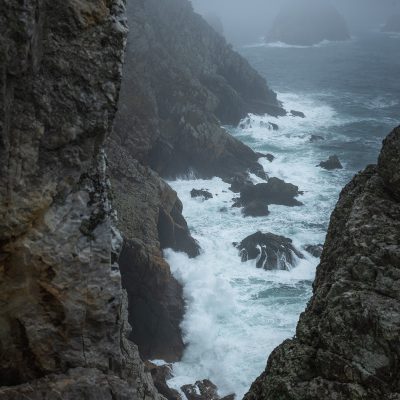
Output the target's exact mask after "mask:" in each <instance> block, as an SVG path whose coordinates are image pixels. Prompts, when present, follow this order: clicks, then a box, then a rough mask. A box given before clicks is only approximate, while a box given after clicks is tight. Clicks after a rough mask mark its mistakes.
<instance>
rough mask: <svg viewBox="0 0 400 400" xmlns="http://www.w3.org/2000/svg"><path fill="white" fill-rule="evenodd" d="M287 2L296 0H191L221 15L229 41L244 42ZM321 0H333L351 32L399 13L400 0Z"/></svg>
mask: <svg viewBox="0 0 400 400" xmlns="http://www.w3.org/2000/svg"><path fill="white" fill-rule="evenodd" d="M288 1H293V0H192V3H193V7H194V9H195V10H196V12H198V13H199V14H202V15H207V16H210V15H211V14H214V15H215V16H217V17H219V19H220V20H221V22H222V24H223V27H224V32H225V36H226V38H227V39H228V41H230V42H232V43H234V44H242V43H249V42H252V41H255V40H257V39H259V38H260V37H263V36H264V35H265V34H266V32H267V31H268V30H269V29H270V27H271V25H272V23H273V21H274V18H275V17H276V15H277V13H278V12H279V10H280V9H281V7H282V6H283V5H285V3H287V2H288ZM321 1H331V3H332V4H333V5H334V6H335V7H336V8H337V9H338V11H339V12H340V13H341V14H343V16H344V17H345V19H346V21H347V23H348V26H349V29H350V31H351V32H352V33H354V32H357V31H360V30H371V29H379V27H380V26H381V25H382V24H384V23H385V22H386V20H387V19H388V17H389V16H390V15H393V14H394V13H399V14H400V0H321Z"/></svg>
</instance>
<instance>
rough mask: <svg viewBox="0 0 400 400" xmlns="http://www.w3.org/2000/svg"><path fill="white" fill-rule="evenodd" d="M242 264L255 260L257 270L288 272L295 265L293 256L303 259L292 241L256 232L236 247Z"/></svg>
mask: <svg viewBox="0 0 400 400" xmlns="http://www.w3.org/2000/svg"><path fill="white" fill-rule="evenodd" d="M236 247H237V248H238V249H239V250H240V256H241V258H242V262H245V261H248V260H255V259H257V263H256V265H257V268H264V269H266V270H274V269H277V270H287V271H288V270H290V269H291V268H292V267H294V266H295V264H296V258H295V256H297V257H299V258H304V256H303V254H302V253H301V252H300V251H298V250H297V249H296V248H295V247H294V246H293V244H292V240H291V239H288V238H285V237H283V236H278V235H274V234H273V233H262V232H256V233H254V234H253V235H250V236H248V237H247V238H245V239H243V240H242V241H241V242H240V243H239V244H238V245H237V246H236Z"/></svg>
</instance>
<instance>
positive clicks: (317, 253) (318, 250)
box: [304, 244, 324, 258]
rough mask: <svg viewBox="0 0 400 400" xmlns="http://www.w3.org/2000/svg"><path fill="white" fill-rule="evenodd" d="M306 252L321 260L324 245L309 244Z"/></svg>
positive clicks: (305, 248)
mask: <svg viewBox="0 0 400 400" xmlns="http://www.w3.org/2000/svg"><path fill="white" fill-rule="evenodd" d="M304 250H305V251H306V252H307V253H310V254H311V255H312V256H314V257H316V258H319V257H321V254H322V251H323V250H324V245H323V244H307V245H306V246H305V247H304Z"/></svg>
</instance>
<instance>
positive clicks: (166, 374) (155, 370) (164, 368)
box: [145, 361, 182, 400]
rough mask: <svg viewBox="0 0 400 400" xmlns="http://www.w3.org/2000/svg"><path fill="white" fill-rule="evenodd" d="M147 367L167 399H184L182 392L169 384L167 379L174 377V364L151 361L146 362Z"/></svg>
mask: <svg viewBox="0 0 400 400" xmlns="http://www.w3.org/2000/svg"><path fill="white" fill-rule="evenodd" d="M145 367H146V370H147V371H148V372H150V374H151V376H152V378H153V382H154V386H155V387H156V388H157V390H158V393H160V394H161V395H162V396H164V397H165V398H166V399H167V400H182V396H181V395H180V393H179V392H178V391H177V390H175V389H172V388H170V387H169V386H168V384H167V381H168V380H169V379H171V378H172V377H173V374H172V365H171V364H164V365H161V366H159V365H156V364H153V363H152V362H150V361H146V362H145Z"/></svg>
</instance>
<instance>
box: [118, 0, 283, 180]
mask: <svg viewBox="0 0 400 400" xmlns="http://www.w3.org/2000/svg"><path fill="white" fill-rule="evenodd" d="M128 18H129V24H130V27H131V29H130V35H129V38H128V46H127V57H126V64H125V69H124V81H123V84H122V89H121V99H120V107H119V112H118V115H117V120H116V133H117V135H118V136H119V137H120V142H121V143H122V144H123V145H124V146H125V148H127V149H128V150H129V152H130V154H132V156H134V157H135V158H136V159H137V160H139V161H140V162H141V163H143V164H145V165H149V166H150V167H151V168H152V169H154V170H155V171H156V172H158V173H159V174H160V175H161V176H163V177H171V178H173V177H176V176H179V175H183V174H186V173H188V172H191V171H193V172H195V173H196V175H198V176H202V177H212V176H221V177H223V178H224V177H227V176H232V175H233V174H234V173H235V172H246V171H247V170H251V171H252V172H255V173H257V174H259V175H261V176H263V171H262V168H261V167H260V165H259V164H258V163H257V159H258V156H257V154H255V153H254V152H253V151H252V150H251V149H250V148H248V147H247V146H245V145H244V144H243V143H241V142H239V141H237V140H236V139H234V138H233V137H232V136H230V135H229V134H228V133H227V132H226V131H225V130H224V129H222V128H221V127H220V125H221V124H237V123H238V122H239V120H240V119H241V118H242V117H244V116H245V115H246V114H247V113H248V112H253V113H262V114H264V113H270V114H273V115H283V114H285V111H284V110H283V109H282V108H281V105H280V103H279V102H278V101H277V98H276V94H275V93H274V92H272V91H271V90H270V89H269V88H268V87H267V85H266V82H265V80H264V79H263V78H262V77H261V76H260V75H258V73H257V72H256V71H254V70H253V68H251V67H250V65H249V63H248V62H247V61H246V60H244V59H243V58H242V57H241V56H240V55H239V54H237V53H236V52H234V51H233V50H232V49H231V47H230V46H228V45H227V43H226V42H225V40H224V39H223V38H222V37H221V36H220V35H219V34H218V33H217V32H215V31H214V29H212V28H211V27H210V26H209V25H208V24H207V23H206V22H205V21H204V20H203V19H202V18H201V17H200V16H199V15H197V14H195V13H194V12H193V9H192V6H191V4H190V3H189V2H188V1H187V0H171V1H168V2H165V1H161V0H147V1H139V0H132V1H130V2H129V3H128Z"/></svg>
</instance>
